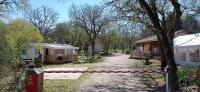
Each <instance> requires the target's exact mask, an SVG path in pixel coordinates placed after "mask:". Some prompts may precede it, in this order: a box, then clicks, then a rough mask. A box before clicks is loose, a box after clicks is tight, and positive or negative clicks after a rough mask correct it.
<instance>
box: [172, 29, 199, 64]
mask: <svg viewBox="0 0 200 92" xmlns="http://www.w3.org/2000/svg"><path fill="white" fill-rule="evenodd" d="M199 51H200V33H197V34H190V35H184V36H179V37H176V38H175V39H174V55H175V56H174V57H175V60H176V63H177V64H179V65H182V66H198V65H200V52H199Z"/></svg>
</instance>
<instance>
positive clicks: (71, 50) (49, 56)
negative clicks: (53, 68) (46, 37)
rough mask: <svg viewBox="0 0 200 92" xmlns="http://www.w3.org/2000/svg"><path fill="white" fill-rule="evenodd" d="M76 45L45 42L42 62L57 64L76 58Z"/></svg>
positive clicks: (75, 59)
mask: <svg viewBox="0 0 200 92" xmlns="http://www.w3.org/2000/svg"><path fill="white" fill-rule="evenodd" d="M78 49H79V48H78V47H74V46H72V45H69V44H45V46H44V50H43V55H44V63H49V64H57V63H64V62H69V61H77V60H78Z"/></svg>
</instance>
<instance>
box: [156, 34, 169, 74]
mask: <svg viewBox="0 0 200 92" xmlns="http://www.w3.org/2000/svg"><path fill="white" fill-rule="evenodd" d="M157 38H158V46H159V48H160V53H159V54H160V60H161V67H160V69H161V71H164V69H165V67H166V65H167V61H166V57H165V54H164V49H163V46H162V44H161V42H160V40H161V39H160V37H159V36H157Z"/></svg>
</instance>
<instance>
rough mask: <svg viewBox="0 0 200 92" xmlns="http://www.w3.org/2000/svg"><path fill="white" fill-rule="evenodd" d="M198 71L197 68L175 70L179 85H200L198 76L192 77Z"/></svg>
mask: <svg viewBox="0 0 200 92" xmlns="http://www.w3.org/2000/svg"><path fill="white" fill-rule="evenodd" d="M199 73H200V72H199V71H198V70H197V69H182V70H179V71H177V76H178V81H179V84H180V86H189V85H196V86H199V87H200V78H193V76H194V75H195V74H199Z"/></svg>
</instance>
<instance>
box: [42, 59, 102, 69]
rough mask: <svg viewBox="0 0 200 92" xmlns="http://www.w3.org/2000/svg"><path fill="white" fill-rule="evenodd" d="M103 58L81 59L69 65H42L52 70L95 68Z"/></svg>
mask: <svg viewBox="0 0 200 92" xmlns="http://www.w3.org/2000/svg"><path fill="white" fill-rule="evenodd" d="M103 60H104V58H96V59H85V58H81V59H79V61H74V62H71V63H64V64H50V65H44V66H43V67H44V68H52V67H88V68H91V67H95V66H99V65H100V64H101V62H102V61H103Z"/></svg>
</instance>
